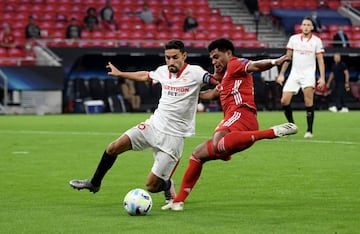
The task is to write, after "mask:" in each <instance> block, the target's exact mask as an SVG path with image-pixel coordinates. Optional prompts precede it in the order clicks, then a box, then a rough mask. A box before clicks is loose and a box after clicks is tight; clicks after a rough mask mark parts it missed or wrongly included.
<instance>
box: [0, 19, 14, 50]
mask: <svg viewBox="0 0 360 234" xmlns="http://www.w3.org/2000/svg"><path fill="white" fill-rule="evenodd" d="M16 46H17V44H16V38H15V35H14V34H13V33H12V31H11V27H10V25H9V24H4V26H3V31H2V32H1V34H0V47H2V48H5V49H10V48H15V47H16Z"/></svg>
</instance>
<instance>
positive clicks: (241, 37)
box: [231, 31, 246, 41]
mask: <svg viewBox="0 0 360 234" xmlns="http://www.w3.org/2000/svg"><path fill="white" fill-rule="evenodd" d="M245 34H246V33H244V32H241V31H237V32H234V33H233V34H232V35H231V39H232V40H234V41H242V40H244V36H245Z"/></svg>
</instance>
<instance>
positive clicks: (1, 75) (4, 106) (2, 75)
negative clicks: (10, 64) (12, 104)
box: [0, 69, 9, 114]
mask: <svg viewBox="0 0 360 234" xmlns="http://www.w3.org/2000/svg"><path fill="white" fill-rule="evenodd" d="M0 78H2V80H3V81H4V84H3V89H4V100H3V104H0V114H6V111H7V105H8V80H9V79H8V77H7V76H6V75H5V73H4V72H3V71H2V70H1V69H0Z"/></svg>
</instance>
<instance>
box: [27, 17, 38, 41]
mask: <svg viewBox="0 0 360 234" xmlns="http://www.w3.org/2000/svg"><path fill="white" fill-rule="evenodd" d="M28 19H29V22H28V24H27V25H26V27H25V37H26V38H27V39H30V38H40V37H41V29H40V27H39V26H38V25H36V24H35V19H34V17H32V16H29V18H28Z"/></svg>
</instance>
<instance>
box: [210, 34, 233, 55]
mask: <svg viewBox="0 0 360 234" xmlns="http://www.w3.org/2000/svg"><path fill="white" fill-rule="evenodd" d="M215 49H218V50H219V51H221V52H225V51H227V50H230V51H231V52H232V53H233V54H234V51H235V47H234V44H233V43H232V42H231V41H230V40H229V39H226V38H219V39H216V40H214V41H212V42H210V44H209V45H208V51H209V52H211V51H213V50H215Z"/></svg>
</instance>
